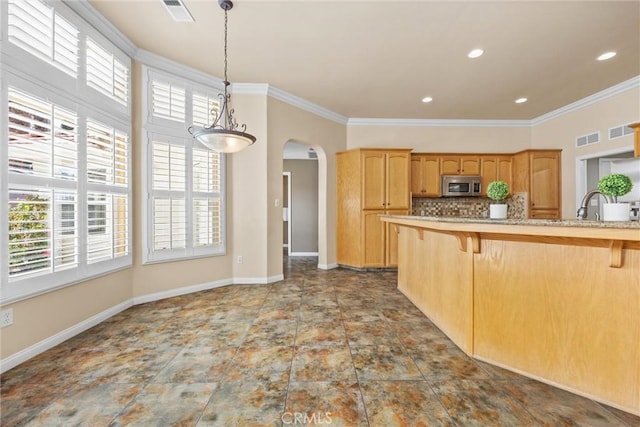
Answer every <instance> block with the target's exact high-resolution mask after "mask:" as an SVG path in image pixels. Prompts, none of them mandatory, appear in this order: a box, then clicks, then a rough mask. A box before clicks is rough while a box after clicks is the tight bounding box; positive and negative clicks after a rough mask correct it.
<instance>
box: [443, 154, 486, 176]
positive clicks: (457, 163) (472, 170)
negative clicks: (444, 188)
mask: <svg viewBox="0 0 640 427" xmlns="http://www.w3.org/2000/svg"><path fill="white" fill-rule="evenodd" d="M440 175H480V156H476V155H444V156H440Z"/></svg>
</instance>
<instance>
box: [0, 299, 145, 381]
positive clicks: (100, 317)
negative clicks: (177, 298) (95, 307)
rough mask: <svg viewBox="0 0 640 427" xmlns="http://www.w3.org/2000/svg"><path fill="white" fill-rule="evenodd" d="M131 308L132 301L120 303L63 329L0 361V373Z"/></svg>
mask: <svg viewBox="0 0 640 427" xmlns="http://www.w3.org/2000/svg"><path fill="white" fill-rule="evenodd" d="M131 306H133V300H128V301H125V302H122V303H120V304H118V305H115V306H113V307H111V308H108V309H106V310H104V311H103V312H101V313H98V314H96V315H95V316H91V317H90V318H88V319H86V320H83V321H82V322H80V323H77V324H75V325H73V326H71V327H70V328H67V329H65V330H64V331H61V332H58V333H57V334H55V335H52V336H50V337H49V338H46V339H44V340H42V341H40V342H37V343H35V344H33V345H32V346H29V347H27V348H25V349H24V350H20V351H19V352H17V353H15V354H12V355H11V356H9V357H7V358H6V359H2V361H0V373H4V372H6V371H8V370H9V369H11V368H14V367H16V366H18V365H19V364H21V363H23V362H26V361H27V360H29V359H31V358H33V357H35V356H37V355H39V354H40V353H44V352H45V351H47V350H49V349H50V348H53V347H55V346H57V345H58V344H61V343H63V342H64V341H66V340H68V339H70V338H73V337H74V336H76V335H78V334H80V333H82V332H84V331H86V330H87V329H89V328H92V327H94V326H96V325H97V324H99V323H101V322H104V321H105V320H107V319H108V318H110V317H111V316H115V315H116V314H118V313H120V312H121V311H124V310H126V309H127V308H129V307H131Z"/></svg>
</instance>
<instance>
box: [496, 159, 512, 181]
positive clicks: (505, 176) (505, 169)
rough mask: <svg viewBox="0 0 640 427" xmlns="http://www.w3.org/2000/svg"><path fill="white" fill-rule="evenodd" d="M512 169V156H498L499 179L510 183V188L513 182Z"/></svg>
mask: <svg viewBox="0 0 640 427" xmlns="http://www.w3.org/2000/svg"><path fill="white" fill-rule="evenodd" d="M512 170H513V168H512V164H511V156H498V179H499V180H501V181H504V182H506V183H507V184H509V188H511V184H512V178H511V173H512Z"/></svg>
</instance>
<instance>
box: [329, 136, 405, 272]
mask: <svg viewBox="0 0 640 427" xmlns="http://www.w3.org/2000/svg"><path fill="white" fill-rule="evenodd" d="M410 153H411V149H373V148H366V149H355V150H349V151H344V152H341V153H338V154H337V155H336V156H337V159H336V163H337V206H338V211H337V220H336V222H337V242H338V247H337V258H338V264H340V265H345V266H350V267H356V268H380V267H396V266H397V241H398V237H397V234H396V232H395V229H394V228H393V226H390V225H389V224H386V223H383V222H382V221H380V218H379V217H378V215H380V214H389V215H409V212H410V210H411V196H410V192H409V183H410V180H411V157H410Z"/></svg>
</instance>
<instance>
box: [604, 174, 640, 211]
mask: <svg viewBox="0 0 640 427" xmlns="http://www.w3.org/2000/svg"><path fill="white" fill-rule="evenodd" d="M632 188H633V183H632V182H631V178H629V177H628V176H627V175H623V174H621V173H612V174H609V175H605V176H603V177H602V178H600V181H598V190H600V193H602V194H604V195H605V196H610V197H612V198H613V203H604V204H603V205H602V219H603V220H604V221H629V215H630V212H631V210H630V208H629V203H624V202H622V203H619V202H618V197H619V196H624V195H625V194H628V193H629V192H630V191H631V189H632Z"/></svg>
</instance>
